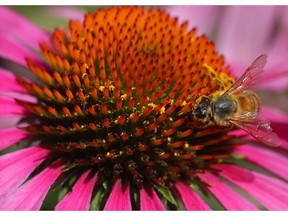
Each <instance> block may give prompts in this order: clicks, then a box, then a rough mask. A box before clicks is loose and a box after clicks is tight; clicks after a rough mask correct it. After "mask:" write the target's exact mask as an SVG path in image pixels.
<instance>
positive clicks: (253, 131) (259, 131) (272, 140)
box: [231, 118, 280, 147]
mask: <svg viewBox="0 0 288 216" xmlns="http://www.w3.org/2000/svg"><path fill="white" fill-rule="evenodd" d="M231 122H232V123H233V124H234V125H235V126H237V127H239V128H241V129H242V130H244V131H246V132H247V133H248V134H250V135H251V136H253V137H254V138H256V139H257V140H259V141H260V142H262V143H264V144H266V145H269V146H273V147H276V146H279V145H280V140H279V138H278V136H277V134H275V133H273V132H272V128H271V127H270V122H269V121H268V120H266V119H263V118H257V119H252V120H250V121H249V120H248V121H245V120H243V121H240V120H239V119H238V120H231Z"/></svg>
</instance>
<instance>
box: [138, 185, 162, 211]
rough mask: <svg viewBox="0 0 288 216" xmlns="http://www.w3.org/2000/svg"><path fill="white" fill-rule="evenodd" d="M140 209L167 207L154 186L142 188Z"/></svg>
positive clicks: (151, 209)
mask: <svg viewBox="0 0 288 216" xmlns="http://www.w3.org/2000/svg"><path fill="white" fill-rule="evenodd" d="M140 210H148V211H153V210H165V207H164V205H163V203H162V202H161V200H160V199H159V197H158V196H157V194H156V192H155V191H154V190H153V188H152V187H146V188H145V189H144V188H141V190H140Z"/></svg>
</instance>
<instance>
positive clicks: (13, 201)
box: [0, 161, 63, 210]
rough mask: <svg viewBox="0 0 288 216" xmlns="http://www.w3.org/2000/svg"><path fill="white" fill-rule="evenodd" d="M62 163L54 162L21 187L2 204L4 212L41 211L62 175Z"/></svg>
mask: <svg viewBox="0 0 288 216" xmlns="http://www.w3.org/2000/svg"><path fill="white" fill-rule="evenodd" d="M62 168H63V166H62V165H61V162H60V161H56V162H54V163H53V164H52V165H50V166H49V167H47V168H46V169H45V170H43V171H42V172H41V173H39V174H38V175H37V176H35V177H34V178H32V179H31V180H29V181H28V182H26V183H25V184H23V185H22V186H20V187H19V188H18V189H17V190H16V191H15V192H14V193H13V194H11V195H10V196H9V197H8V199H7V200H6V201H5V202H4V203H2V206H1V207H0V209H2V210H39V209H40V208H41V205H42V202H43V200H44V198H45V196H46V194H47V193H48V191H49V189H50V187H51V185H52V184H53V183H54V181H55V180H56V179H57V178H58V176H59V175H60V174H61V173H62V172H61V170H62Z"/></svg>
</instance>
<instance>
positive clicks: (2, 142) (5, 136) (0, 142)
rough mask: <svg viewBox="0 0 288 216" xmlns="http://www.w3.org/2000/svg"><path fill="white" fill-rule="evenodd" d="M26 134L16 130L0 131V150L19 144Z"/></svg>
mask: <svg viewBox="0 0 288 216" xmlns="http://www.w3.org/2000/svg"><path fill="white" fill-rule="evenodd" d="M27 136H28V133H27V132H25V131H23V130H20V129H18V128H10V129H5V130H0V150H3V149H5V148H7V147H9V146H11V145H13V144H15V143H18V142H20V141H21V140H22V139H24V138H25V137H27Z"/></svg>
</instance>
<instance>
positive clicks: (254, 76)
mask: <svg viewBox="0 0 288 216" xmlns="http://www.w3.org/2000/svg"><path fill="white" fill-rule="evenodd" d="M266 62H267V55H266V54H263V55H261V56H259V57H258V58H257V59H256V60H254V61H253V62H252V64H251V65H250V66H249V67H248V68H247V69H246V71H245V73H244V74H243V75H242V76H241V77H240V78H239V79H238V80H237V81H236V82H235V83H234V84H233V85H232V86H231V87H230V88H229V89H228V90H227V91H226V93H225V94H237V93H241V92H243V91H245V90H247V89H250V88H252V87H253V86H254V85H256V84H257V83H258V82H259V80H260V79H261V74H262V73H263V71H264V70H263V68H264V66H265V64H266Z"/></svg>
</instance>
